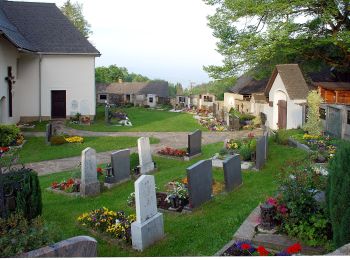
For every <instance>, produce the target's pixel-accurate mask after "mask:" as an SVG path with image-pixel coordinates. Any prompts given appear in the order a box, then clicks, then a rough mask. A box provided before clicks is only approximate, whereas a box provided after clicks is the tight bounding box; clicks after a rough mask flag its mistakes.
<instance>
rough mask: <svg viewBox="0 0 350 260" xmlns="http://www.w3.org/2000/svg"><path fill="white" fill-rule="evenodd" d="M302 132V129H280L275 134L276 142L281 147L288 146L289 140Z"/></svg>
mask: <svg viewBox="0 0 350 260" xmlns="http://www.w3.org/2000/svg"><path fill="white" fill-rule="evenodd" d="M300 132H302V130H300V129H289V130H286V129H279V130H278V131H277V132H276V134H275V142H276V143H278V144H281V145H287V144H288V138H289V137H291V136H292V135H296V134H298V133H300Z"/></svg>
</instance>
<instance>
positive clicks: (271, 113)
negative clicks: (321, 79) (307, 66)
mask: <svg viewBox="0 0 350 260" xmlns="http://www.w3.org/2000/svg"><path fill="white" fill-rule="evenodd" d="M308 93H309V87H308V85H307V83H306V81H305V79H304V76H303V74H302V72H301V70H300V68H299V65H298V64H281V65H276V68H275V69H274V71H273V72H272V75H271V77H270V80H269V82H268V83H267V85H266V89H265V95H266V96H267V97H268V102H269V103H268V104H266V105H265V106H264V113H265V114H266V116H267V122H266V124H267V126H268V127H269V128H270V129H272V130H277V129H293V128H298V127H301V126H302V125H303V123H304V121H305V106H306V99H307V95H308Z"/></svg>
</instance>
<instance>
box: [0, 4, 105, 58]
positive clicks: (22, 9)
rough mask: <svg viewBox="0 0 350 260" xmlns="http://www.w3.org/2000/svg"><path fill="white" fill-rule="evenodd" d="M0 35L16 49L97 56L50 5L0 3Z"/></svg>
mask: <svg viewBox="0 0 350 260" xmlns="http://www.w3.org/2000/svg"><path fill="white" fill-rule="evenodd" d="M0 32H2V33H3V34H4V36H5V37H6V38H7V39H8V40H9V41H10V42H11V43H12V44H14V45H15V46H16V47H17V48H20V49H24V50H28V51H32V52H42V53H55V54H93V55H99V51H98V50H97V49H96V48H95V47H94V46H93V45H92V44H91V43H90V42H89V41H88V40H87V39H86V38H85V37H84V36H83V35H82V34H81V33H80V31H79V30H78V29H77V28H76V27H75V26H74V25H73V24H72V23H71V22H70V21H69V20H68V18H66V16H65V15H64V14H63V13H62V12H61V11H60V9H58V8H57V6H56V5H55V4H52V3H35V2H14V1H4V0H0Z"/></svg>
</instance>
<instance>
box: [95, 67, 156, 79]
mask: <svg viewBox="0 0 350 260" xmlns="http://www.w3.org/2000/svg"><path fill="white" fill-rule="evenodd" d="M95 78H96V82H97V83H113V82H118V81H119V80H122V81H124V82H146V81H150V79H149V78H147V77H146V76H143V75H141V74H136V73H129V72H128V70H127V68H125V67H117V66H116V65H110V66H109V67H97V68H96V69H95Z"/></svg>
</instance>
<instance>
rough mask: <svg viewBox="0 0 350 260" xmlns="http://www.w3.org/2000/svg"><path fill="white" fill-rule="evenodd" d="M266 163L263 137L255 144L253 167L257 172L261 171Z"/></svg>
mask: <svg viewBox="0 0 350 260" xmlns="http://www.w3.org/2000/svg"><path fill="white" fill-rule="evenodd" d="M265 161H266V139H265V137H264V136H261V137H259V139H258V140H257V142H256V161H255V167H256V169H258V170H261V169H262V168H263V167H264V165H265Z"/></svg>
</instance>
